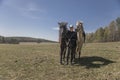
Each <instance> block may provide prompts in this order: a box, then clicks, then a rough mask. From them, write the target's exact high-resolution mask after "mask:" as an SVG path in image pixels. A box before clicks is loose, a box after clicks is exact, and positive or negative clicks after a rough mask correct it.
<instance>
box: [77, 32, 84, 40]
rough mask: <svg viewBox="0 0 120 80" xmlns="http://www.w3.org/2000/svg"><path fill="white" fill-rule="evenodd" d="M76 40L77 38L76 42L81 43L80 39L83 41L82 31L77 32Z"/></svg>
mask: <svg viewBox="0 0 120 80" xmlns="http://www.w3.org/2000/svg"><path fill="white" fill-rule="evenodd" d="M77 38H78V41H82V39H83V31H82V30H79V31H78V32H77Z"/></svg>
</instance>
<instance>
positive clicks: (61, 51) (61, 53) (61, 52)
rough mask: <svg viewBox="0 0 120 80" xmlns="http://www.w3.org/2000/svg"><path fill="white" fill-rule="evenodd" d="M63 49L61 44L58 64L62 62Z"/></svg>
mask: <svg viewBox="0 0 120 80" xmlns="http://www.w3.org/2000/svg"><path fill="white" fill-rule="evenodd" d="M63 51H64V48H63V46H61V50H60V64H63V63H62V57H63Z"/></svg>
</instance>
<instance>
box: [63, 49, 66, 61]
mask: <svg viewBox="0 0 120 80" xmlns="http://www.w3.org/2000/svg"><path fill="white" fill-rule="evenodd" d="M65 55H66V48H64V51H63V61H64V62H65Z"/></svg>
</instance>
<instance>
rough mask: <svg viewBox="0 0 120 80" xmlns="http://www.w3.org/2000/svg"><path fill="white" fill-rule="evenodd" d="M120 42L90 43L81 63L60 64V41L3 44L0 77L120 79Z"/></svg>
mask: <svg viewBox="0 0 120 80" xmlns="http://www.w3.org/2000/svg"><path fill="white" fill-rule="evenodd" d="M119 68H120V42H113V43H87V44H86V45H84V46H83V49H82V55H81V61H80V63H79V62H78V61H77V59H76V63H75V64H74V65H60V64H59V44H56V43H54V44H53V43H47V44H45V43H41V44H34V45H32V44H24V45H23V44H20V45H12V44H0V80H120V71H119Z"/></svg>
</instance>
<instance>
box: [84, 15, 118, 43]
mask: <svg viewBox="0 0 120 80" xmlns="http://www.w3.org/2000/svg"><path fill="white" fill-rule="evenodd" d="M116 41H120V17H118V18H117V19H116V20H114V21H111V22H110V24H109V25H108V26H103V27H100V28H99V29H97V30H96V31H95V32H92V33H86V42H116Z"/></svg>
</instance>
